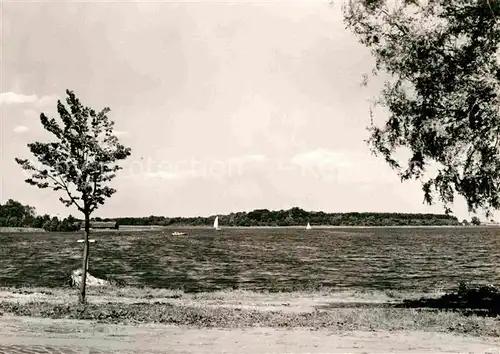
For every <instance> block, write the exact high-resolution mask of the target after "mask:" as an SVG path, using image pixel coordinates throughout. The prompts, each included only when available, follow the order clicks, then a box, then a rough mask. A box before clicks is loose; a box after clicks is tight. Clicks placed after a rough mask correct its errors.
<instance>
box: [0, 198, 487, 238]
mask: <svg viewBox="0 0 500 354" xmlns="http://www.w3.org/2000/svg"><path fill="white" fill-rule="evenodd" d="M214 219H215V216H208V217H201V216H198V217H165V216H154V215H151V216H147V217H119V218H100V217H94V218H92V219H91V221H117V222H118V224H119V225H131V226H133V225H136V226H138V225H148V226H149V225H158V226H210V225H212V224H213V222H214ZM81 221H82V220H80V219H77V218H75V217H73V216H72V215H70V216H68V217H66V218H64V219H59V218H58V217H57V216H50V215H48V214H44V215H37V214H36V212H35V208H34V207H32V206H29V205H23V204H21V203H20V202H18V201H15V200H12V199H9V200H8V201H7V202H6V203H5V204H3V205H2V204H0V227H31V228H42V229H44V230H46V231H53V232H54V231H78V230H80V225H81ZM219 223H220V224H222V225H227V226H301V225H306V224H307V223H311V224H313V225H331V226H405V225H409V226H419V225H422V226H445V225H460V222H459V221H458V219H457V218H456V217H455V216H450V215H446V214H412V213H370V212H364V213H363V212H361V213H358V212H352V213H325V212H322V211H318V212H315V211H312V212H311V211H306V210H303V209H301V208H298V207H294V208H291V209H288V210H276V211H272V210H268V209H256V210H253V211H250V212H237V213H230V214H227V215H219ZM471 223H473V224H477V220H472V221H471ZM462 224H468V222H467V221H465V220H464V221H463V222H462Z"/></svg>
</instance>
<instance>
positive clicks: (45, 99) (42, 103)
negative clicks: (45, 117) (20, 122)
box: [35, 95, 59, 108]
mask: <svg viewBox="0 0 500 354" xmlns="http://www.w3.org/2000/svg"><path fill="white" fill-rule="evenodd" d="M58 99H59V96H57V95H50V96H42V97H40V98H39V99H38V100H37V101H36V102H35V105H36V106H37V107H39V108H43V107H55V106H56V105H57V100H58Z"/></svg>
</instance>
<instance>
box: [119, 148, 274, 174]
mask: <svg viewBox="0 0 500 354" xmlns="http://www.w3.org/2000/svg"><path fill="white" fill-rule="evenodd" d="M266 161H268V158H267V157H266V156H264V155H261V154H251V155H243V156H238V157H232V158H228V159H221V160H197V159H194V158H192V159H186V160H178V161H168V160H164V161H154V160H152V159H150V158H146V159H140V160H136V161H132V162H131V163H130V165H129V166H128V173H125V174H126V176H127V178H154V179H167V180H174V179H177V180H188V179H218V180H222V179H230V178H233V177H238V176H241V175H243V174H244V173H245V172H246V171H248V168H247V167H250V169H253V168H255V166H256V164H258V165H260V164H261V163H263V162H266ZM126 169H127V168H126Z"/></svg>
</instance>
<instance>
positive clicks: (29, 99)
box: [0, 92, 58, 108]
mask: <svg viewBox="0 0 500 354" xmlns="http://www.w3.org/2000/svg"><path fill="white" fill-rule="evenodd" d="M57 100H58V96H56V95H49V96H42V97H38V96H37V95H23V94H19V93H15V92H1V93H0V106H1V105H9V104H28V103H29V104H34V105H35V106H37V107H38V108H42V107H47V106H50V105H55V104H56V102H57Z"/></svg>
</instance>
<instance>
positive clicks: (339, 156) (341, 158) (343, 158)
mask: <svg viewBox="0 0 500 354" xmlns="http://www.w3.org/2000/svg"><path fill="white" fill-rule="evenodd" d="M290 162H291V163H292V164H294V165H297V166H300V167H311V166H325V165H333V166H337V167H348V166H351V165H352V163H351V161H350V159H349V157H348V156H347V155H346V154H344V153H342V152H339V151H332V150H326V149H316V150H313V151H309V152H305V153H301V154H298V155H295V156H293V157H292V158H291V159H290Z"/></svg>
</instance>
